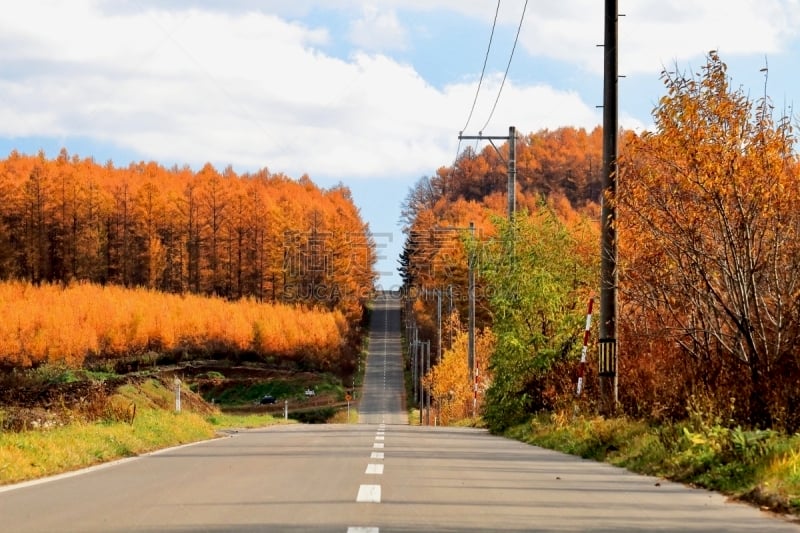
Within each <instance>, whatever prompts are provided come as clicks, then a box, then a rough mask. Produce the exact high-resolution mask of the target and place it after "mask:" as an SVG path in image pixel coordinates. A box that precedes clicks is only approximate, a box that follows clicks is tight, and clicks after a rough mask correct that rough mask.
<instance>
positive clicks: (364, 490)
mask: <svg viewBox="0 0 800 533" xmlns="http://www.w3.org/2000/svg"><path fill="white" fill-rule="evenodd" d="M356 502H358V503H381V486H380V485H361V486H360V487H359V488H358V496H356Z"/></svg>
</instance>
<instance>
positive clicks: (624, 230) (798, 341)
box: [619, 52, 800, 428]
mask: <svg viewBox="0 0 800 533" xmlns="http://www.w3.org/2000/svg"><path fill="white" fill-rule="evenodd" d="M663 80H664V82H665V85H666V88H667V94H666V96H664V97H663V98H662V99H661V100H660V102H659V105H658V107H657V108H656V109H655V111H654V118H655V130H654V131H653V132H648V133H644V134H642V135H640V136H633V135H631V136H630V137H629V138H628V139H627V147H626V155H625V157H624V158H623V159H622V161H621V163H622V164H621V176H620V194H619V202H620V206H619V207H620V214H619V220H620V221H621V223H622V226H621V228H620V235H621V258H622V261H621V264H622V271H621V276H620V280H621V287H622V295H623V296H622V298H623V299H624V306H625V308H626V311H625V316H626V317H627V318H631V317H636V316H638V317H642V318H646V320H633V319H631V320H628V321H627V326H626V328H627V329H628V330H629V335H630V341H631V344H629V346H631V345H636V344H637V343H639V344H644V342H643V341H642V338H643V337H645V336H646V337H648V340H647V343H648V344H649V346H650V349H652V350H653V351H652V352H650V353H639V354H637V357H647V356H648V355H651V354H654V353H658V352H659V351H660V352H661V353H667V352H671V351H673V352H674V351H675V348H677V351H678V353H679V354H680V356H681V359H680V361H679V362H678V365H679V366H681V367H682V368H683V369H684V370H682V371H681V372H683V373H684V374H685V375H684V380H683V386H684V387H685V391H686V392H685V394H686V395H685V396H684V399H685V398H686V397H688V394H689V393H690V392H691V393H697V392H702V393H703V394H705V395H707V396H708V397H709V398H712V401H717V402H723V401H724V402H727V403H728V405H730V403H731V398H735V399H736V402H735V404H736V409H735V413H733V414H734V416H735V417H736V418H738V419H740V421H749V422H750V423H752V424H758V425H765V426H769V425H773V424H775V423H778V422H781V423H789V424H790V425H791V426H792V427H794V428H797V427H798V422H800V417H798V415H797V414H794V415H793V414H792V412H795V413H796V407H797V406H798V405H800V391H798V389H797V387H796V380H797V378H798V377H800V372H798V368H799V366H800V365H799V361H798V359H799V358H800V356H798V354H800V351H799V350H798V348H800V313H798V309H800V215H798V212H797V207H796V203H797V198H796V197H797V195H798V188H797V179H798V158H797V155H796V153H795V152H794V138H793V137H792V131H791V125H790V122H789V120H788V119H786V118H782V119H780V120H777V121H776V120H775V119H774V118H773V116H772V112H771V110H772V106H771V105H770V102H769V99H768V98H766V97H764V98H763V99H761V100H758V101H753V100H751V99H750V98H749V97H748V96H747V95H746V94H745V93H743V91H742V90H741V89H737V90H734V89H732V88H731V86H730V81H729V78H728V75H727V72H726V66H725V64H724V63H723V62H722V61H721V60H720V58H719V57H718V55H717V54H716V53H715V52H711V53H710V54H709V55H708V57H707V63H706V65H705V66H704V67H703V69H702V73H701V74H695V75H685V74H678V73H673V72H665V73H663ZM637 338H638V340H637ZM671 357H673V364H675V361H674V354H671ZM690 371H693V372H690ZM673 384H674V382H673ZM623 390H624V388H623ZM714 398H716V400H714ZM790 418H791V419H792V420H790Z"/></svg>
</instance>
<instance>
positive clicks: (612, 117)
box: [598, 0, 619, 414]
mask: <svg viewBox="0 0 800 533" xmlns="http://www.w3.org/2000/svg"><path fill="white" fill-rule="evenodd" d="M618 16H619V14H618V11H617V0H605V32H604V34H605V40H604V43H603V59H604V61H603V67H604V68H603V72H604V74H603V198H602V209H601V218H602V220H601V239H600V240H601V244H600V324H599V330H600V331H599V334H600V338H599V343H598V344H599V352H600V353H599V374H600V409H601V411H602V412H603V413H604V414H611V413H613V412H614V409H615V408H616V404H617V400H618V383H617V284H618V273H617V224H616V222H617V207H616V198H617V154H618V148H617V139H618V134H619V133H618V129H619V126H618V122H617V121H618V116H617V102H618V90H617V82H618V78H619V76H618V73H617V19H618Z"/></svg>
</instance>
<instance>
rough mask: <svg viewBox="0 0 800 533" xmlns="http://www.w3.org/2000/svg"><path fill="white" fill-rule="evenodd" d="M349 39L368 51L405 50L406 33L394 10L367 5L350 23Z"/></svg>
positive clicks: (406, 44)
mask: <svg viewBox="0 0 800 533" xmlns="http://www.w3.org/2000/svg"><path fill="white" fill-rule="evenodd" d="M350 41H351V42H352V43H353V44H355V45H356V46H358V47H360V48H362V49H363V50H369V51H390V50H405V49H406V47H407V46H408V35H407V32H406V29H405V28H404V27H403V26H402V24H400V20H398V18H397V14H396V13H395V12H394V11H385V10H379V9H378V8H377V7H375V6H373V5H367V6H364V9H363V11H362V14H361V17H360V18H358V19H356V20H354V21H353V22H352V23H351V25H350Z"/></svg>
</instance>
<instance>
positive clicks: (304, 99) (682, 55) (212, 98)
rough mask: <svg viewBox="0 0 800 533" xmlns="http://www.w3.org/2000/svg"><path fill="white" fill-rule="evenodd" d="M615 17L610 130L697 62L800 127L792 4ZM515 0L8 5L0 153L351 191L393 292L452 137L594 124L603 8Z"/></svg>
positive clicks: (685, 7) (799, 27) (772, 0)
mask: <svg viewBox="0 0 800 533" xmlns="http://www.w3.org/2000/svg"><path fill="white" fill-rule="evenodd" d="M618 2H619V12H620V13H621V14H623V15H624V17H621V18H620V19H619V74H620V75H622V76H624V78H621V79H620V83H619V91H620V92H619V109H620V118H619V121H620V126H621V127H624V128H632V129H636V130H642V129H646V128H648V127H651V126H652V119H651V117H652V115H651V113H652V110H653V108H654V107H655V105H656V104H657V102H658V100H659V98H660V97H661V96H663V95H664V94H665V91H664V85H663V83H662V82H661V80H660V73H661V72H662V71H663V70H664V69H665V68H666V69H668V70H674V69H675V68H678V69H679V70H681V71H686V72H698V71H699V69H700V67H701V66H702V65H703V64H704V63H705V58H706V54H707V53H708V51H709V50H717V51H718V52H719V54H720V57H721V59H722V60H723V61H724V62H725V63H727V65H728V74H729V75H730V77H731V78H732V82H733V85H734V86H735V87H741V88H742V89H743V90H745V91H746V92H747V93H748V94H750V95H751V96H752V97H753V98H758V97H760V96H761V95H763V94H764V91H765V86H766V93H767V94H768V95H769V96H770V97H771V99H772V101H773V104H774V105H775V107H776V111H777V112H779V113H781V114H788V115H791V116H793V117H795V123H797V122H798V121H797V116H798V113H797V112H795V111H794V110H793V107H792V106H793V105H794V104H795V103H797V104H798V105H800V69H798V68H797V65H798V60H800V0H703V1H698V0H618ZM525 3H526V2H525V0H501V1H500V2H499V8H498V2H497V1H496V0H383V1H377V0H373V1H363V0H325V1H321V0H316V1H313V0H292V1H286V0H227V1H221V0H220V1H212V0H69V1H64V0H0V6H2V8H3V9H2V12H3V17H1V18H0V157H6V156H7V155H8V153H9V152H10V151H11V150H12V149H16V150H17V151H19V152H22V153H36V152H38V151H39V150H44V152H45V153H46V154H47V155H48V156H49V157H55V156H56V155H57V154H58V152H59V150H60V149H61V148H66V149H67V151H68V152H69V153H70V154H77V155H79V156H80V157H93V158H94V159H95V160H96V161H98V162H101V163H105V162H106V161H109V160H111V161H113V163H114V164H115V165H116V166H122V167H124V166H127V165H128V164H129V163H131V162H135V161H156V162H158V163H160V164H162V165H164V166H167V167H170V166H172V165H178V166H183V165H189V166H191V167H192V168H195V169H199V168H201V167H202V166H203V164H205V163H207V162H210V163H212V164H213V165H214V166H215V167H217V168H218V169H224V168H225V167H227V166H229V165H230V166H231V167H232V168H233V169H234V170H235V171H236V172H238V173H244V172H252V171H255V170H258V169H262V168H268V169H269V170H270V171H271V172H275V173H277V172H281V173H284V174H287V175H289V176H291V177H294V178H299V177H301V176H302V175H304V174H307V175H308V176H309V177H310V178H311V179H312V180H313V181H314V182H315V183H317V184H318V185H320V186H321V187H331V186H334V185H337V184H339V183H343V184H344V185H346V186H348V187H349V188H350V189H351V191H352V193H353V198H354V201H355V202H356V204H357V205H358V207H359V208H360V210H361V214H362V217H363V218H364V220H365V221H366V222H368V223H369V224H370V228H371V230H372V231H373V233H374V235H375V240H376V244H377V245H378V252H379V256H380V260H379V262H378V265H377V267H378V271H379V272H380V275H381V277H380V283H381V285H382V286H383V288H386V289H388V288H392V287H395V286H397V285H399V284H400V283H401V280H400V277H399V275H398V274H397V271H396V267H397V257H398V255H399V253H400V251H401V250H402V244H403V240H404V236H403V234H402V232H401V228H400V223H399V217H400V204H401V202H402V200H403V199H404V198H405V196H406V194H407V193H408V190H409V188H410V187H411V186H412V185H413V184H414V183H415V182H416V181H417V180H418V179H419V178H421V177H423V176H430V175H433V174H434V173H435V172H436V169H437V168H439V167H442V166H448V165H451V164H452V163H453V161H454V159H455V156H456V151H457V149H458V148H459V146H461V148H462V149H463V147H464V145H463V144H462V145H459V141H458V135H459V132H463V133H464V134H465V135H476V134H477V133H478V132H480V131H482V132H483V134H485V135H507V133H508V127H509V126H511V125H514V126H516V128H517V130H518V132H519V133H520V134H526V133H531V132H536V131H539V130H542V129H554V128H559V127H562V126H573V127H579V128H581V127H582V128H587V129H591V128H594V127H595V126H598V125H601V123H602V109H600V108H599V107H598V106H599V105H601V104H602V99H603V94H602V90H603V79H602V69H603V52H602V48H601V47H598V45H599V44H602V42H603V1H602V0H559V1H557V2H556V1H530V2H527V7H525ZM523 9H524V13H525V15H524V18H522V13H523ZM495 13H497V23H496V26H495V30H494V34H493V38H492V45H491V47H490V48H489V47H488V43H489V38H490V35H491V33H492V22H493V20H494V18H495ZM520 20H522V25H521V26H520ZM518 28H519V41H518V44H517V46H516V48H515V50H514V54H513V59H512V60H511V62H510V66H509V58H510V56H511V51H512V48H513V45H514V40H515V36H516V34H517V29H518ZM487 48H488V52H489V53H488V54H487ZM484 61H485V63H486V70H485V75H484V77H483V81H482V82H481V83H480V90H479V91H478V87H479V80H480V79H481V71H482V67H483V65H484ZM507 67H508V76H507V78H506V80H505V83H504V84H503V83H502V81H503V77H504V73H505V72H506V68H507ZM764 67H768V71H767V72H764V71H762V69H763V68H764ZM501 86H502V91H500V88H501ZM476 94H477V100H476ZM498 95H499V97H498ZM473 101H475V107H474V112H473V113H472V116H471V117H470V109H471V108H472V104H473ZM495 102H497V105H496V109H495V111H494V113H491V109H492V107H493V105H494V103H495ZM784 110H785V111H784ZM468 118H469V120H468ZM477 148H478V149H482V146H481V145H478V146H477Z"/></svg>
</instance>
